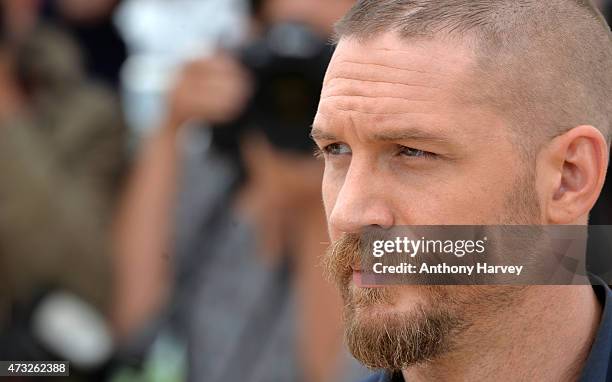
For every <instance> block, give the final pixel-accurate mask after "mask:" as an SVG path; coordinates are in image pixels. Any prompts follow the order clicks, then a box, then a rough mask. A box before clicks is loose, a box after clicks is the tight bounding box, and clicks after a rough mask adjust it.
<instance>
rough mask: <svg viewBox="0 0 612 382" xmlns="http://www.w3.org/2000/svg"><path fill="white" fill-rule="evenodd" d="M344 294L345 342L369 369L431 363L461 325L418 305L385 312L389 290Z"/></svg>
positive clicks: (396, 367)
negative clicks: (348, 295)
mask: <svg viewBox="0 0 612 382" xmlns="http://www.w3.org/2000/svg"><path fill="white" fill-rule="evenodd" d="M347 289H349V288H347ZM351 292H352V293H351ZM348 293H349V294H350V297H349V300H348V301H345V302H346V304H345V311H344V321H345V341H346V344H347V346H348V349H349V350H350V352H351V353H352V354H353V357H355V358H356V359H357V360H358V361H359V362H361V363H362V364H364V365H365V366H367V367H369V368H372V369H386V370H393V371H399V370H402V369H406V368H408V367H410V366H414V365H417V364H421V363H425V362H428V361H431V360H433V359H435V358H437V357H439V356H441V355H443V354H444V353H446V352H447V351H449V350H450V349H451V342H452V341H451V337H452V333H453V331H455V330H459V328H460V327H461V326H462V325H461V323H460V322H459V320H457V319H455V318H453V317H452V316H451V315H450V314H448V313H446V312H443V311H438V310H435V309H432V308H431V307H425V306H423V305H422V304H418V305H415V306H413V307H412V309H411V310H410V311H409V312H389V311H388V310H389V308H391V307H392V306H391V305H392V301H393V294H392V290H391V289H389V288H355V289H353V290H351V291H349V292H348Z"/></svg>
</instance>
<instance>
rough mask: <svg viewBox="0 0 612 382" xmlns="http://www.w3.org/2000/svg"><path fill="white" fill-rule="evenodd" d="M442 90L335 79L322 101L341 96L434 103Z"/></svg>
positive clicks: (420, 86)
mask: <svg viewBox="0 0 612 382" xmlns="http://www.w3.org/2000/svg"><path fill="white" fill-rule="evenodd" d="M440 90H441V88H439V87H431V86H427V85H418V86H411V85H404V84H395V83H393V82H387V81H382V82H381V81H372V80H370V81H362V80H357V79H351V78H338V77H334V78H332V79H331V80H329V82H328V83H327V85H325V86H324V87H323V91H322V92H321V99H327V98H331V97H339V96H356V97H363V98H377V97H380V98H381V99H384V98H398V99H399V98H402V99H406V100H412V101H421V102H434V100H435V99H436V98H438V97H437V96H438V95H439V93H440Z"/></svg>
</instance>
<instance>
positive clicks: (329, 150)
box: [323, 143, 351, 155]
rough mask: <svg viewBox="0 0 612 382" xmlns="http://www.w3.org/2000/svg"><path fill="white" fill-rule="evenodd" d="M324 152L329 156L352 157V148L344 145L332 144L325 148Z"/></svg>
mask: <svg viewBox="0 0 612 382" xmlns="http://www.w3.org/2000/svg"><path fill="white" fill-rule="evenodd" d="M323 152H324V153H325V154H328V155H350V154H351V148H350V147H349V146H348V145H347V144H344V143H332V144H331V145H327V146H325V147H324V148H323Z"/></svg>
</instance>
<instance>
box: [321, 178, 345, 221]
mask: <svg viewBox="0 0 612 382" xmlns="http://www.w3.org/2000/svg"><path fill="white" fill-rule="evenodd" d="M341 187H342V183H341V181H339V180H338V179H337V177H333V176H331V174H330V171H329V170H328V169H327V168H326V169H325V171H324V172H323V182H322V184H321V193H322V197H323V207H324V208H325V216H326V217H327V221H328V222H329V216H330V215H331V212H332V210H333V209H334V205H335V204H336V199H337V198H338V193H339V192H340V188H341Z"/></svg>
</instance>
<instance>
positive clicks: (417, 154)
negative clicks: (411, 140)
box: [314, 143, 438, 159]
mask: <svg viewBox="0 0 612 382" xmlns="http://www.w3.org/2000/svg"><path fill="white" fill-rule="evenodd" d="M338 145H340V143H332V144H330V145H327V146H324V147H323V148H319V147H315V149H314V156H315V158H323V157H325V156H326V155H335V154H331V150H332V148H333V147H334V146H338ZM398 148H399V150H398V151H399V152H398V154H399V155H404V154H402V152H404V151H411V152H414V155H404V156H407V157H409V158H430V159H434V158H437V157H438V155H437V154H434V153H431V152H429V151H425V150H419V149H415V148H412V147H408V146H402V145H398ZM338 155H340V154H338Z"/></svg>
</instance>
